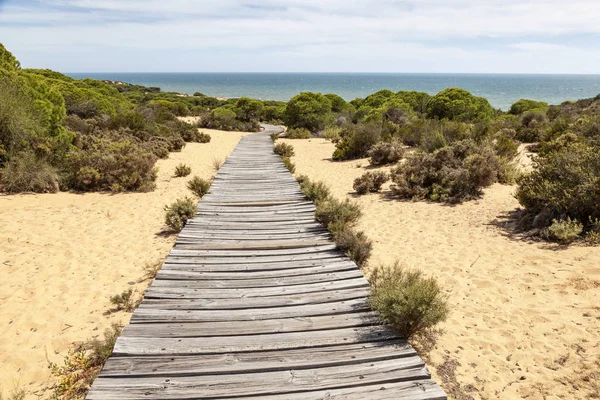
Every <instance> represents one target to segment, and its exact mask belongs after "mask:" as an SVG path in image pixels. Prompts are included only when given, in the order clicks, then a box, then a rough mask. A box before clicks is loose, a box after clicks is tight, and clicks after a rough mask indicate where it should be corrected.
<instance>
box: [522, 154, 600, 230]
mask: <svg viewBox="0 0 600 400" xmlns="http://www.w3.org/2000/svg"><path fill="white" fill-rule="evenodd" d="M535 161H536V162H535V163H534V170H533V171H532V173H531V174H528V175H525V176H523V177H521V178H520V179H519V180H518V187H517V192H516V197H517V199H518V200H519V202H520V203H521V205H522V206H523V207H524V208H525V213H524V215H523V219H522V221H521V222H522V224H521V226H522V227H523V228H525V229H531V228H544V227H548V226H550V225H551V224H552V221H553V220H567V219H568V218H570V219H571V220H573V221H575V220H576V221H579V222H580V223H582V224H583V225H584V227H583V228H584V232H586V231H587V230H588V229H590V228H591V227H592V225H593V224H592V223H591V221H594V220H596V219H598V218H600V207H598V204H600V180H599V179H598V176H600V151H599V150H598V147H597V146H594V145H590V144H587V143H573V144H570V145H567V146H565V147H561V148H558V149H556V150H555V151H551V152H549V153H546V154H544V155H543V156H540V157H538V158H537V159H536V160H535Z"/></svg>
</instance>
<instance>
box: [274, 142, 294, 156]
mask: <svg viewBox="0 0 600 400" xmlns="http://www.w3.org/2000/svg"><path fill="white" fill-rule="evenodd" d="M273 152H274V153H275V154H278V155H280V156H281V157H282V158H283V157H287V158H291V157H293V156H294V154H295V153H294V146H292V145H291V144H287V143H277V144H276V145H275V146H274V147H273Z"/></svg>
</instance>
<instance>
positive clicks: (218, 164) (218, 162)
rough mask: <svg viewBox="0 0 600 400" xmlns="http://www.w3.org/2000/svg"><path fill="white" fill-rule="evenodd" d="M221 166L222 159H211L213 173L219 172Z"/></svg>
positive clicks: (223, 161)
mask: <svg viewBox="0 0 600 400" xmlns="http://www.w3.org/2000/svg"><path fill="white" fill-rule="evenodd" d="M223 164H225V160H224V159H222V158H217V157H214V158H213V159H212V167H213V171H215V172H217V171H219V170H220V169H221V167H222V166H223Z"/></svg>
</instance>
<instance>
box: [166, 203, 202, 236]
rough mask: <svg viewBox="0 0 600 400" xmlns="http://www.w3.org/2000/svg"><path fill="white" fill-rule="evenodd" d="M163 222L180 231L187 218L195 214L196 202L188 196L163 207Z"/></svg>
mask: <svg viewBox="0 0 600 400" xmlns="http://www.w3.org/2000/svg"><path fill="white" fill-rule="evenodd" d="M165 211H166V215H165V223H166V224H167V226H169V227H170V228H171V229H173V230H174V231H176V232H180V231H181V230H182V229H183V227H184V226H185V224H186V223H187V220H188V219H191V218H193V217H194V215H196V203H195V202H194V201H193V200H192V199H189V198H187V197H186V198H184V199H179V200H177V201H175V202H174V203H173V204H171V205H170V206H167V207H165Z"/></svg>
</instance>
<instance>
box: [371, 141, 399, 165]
mask: <svg viewBox="0 0 600 400" xmlns="http://www.w3.org/2000/svg"><path fill="white" fill-rule="evenodd" d="M403 154H404V148H403V147H402V145H401V144H400V143H399V142H397V141H393V142H379V143H376V144H375V145H373V147H371V149H370V150H369V151H368V152H367V155H368V156H369V163H371V165H384V164H394V163H397V162H398V161H400V159H401V158H402V156H403Z"/></svg>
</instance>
